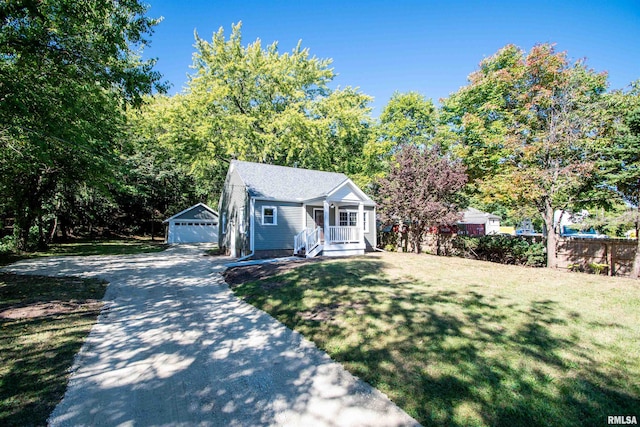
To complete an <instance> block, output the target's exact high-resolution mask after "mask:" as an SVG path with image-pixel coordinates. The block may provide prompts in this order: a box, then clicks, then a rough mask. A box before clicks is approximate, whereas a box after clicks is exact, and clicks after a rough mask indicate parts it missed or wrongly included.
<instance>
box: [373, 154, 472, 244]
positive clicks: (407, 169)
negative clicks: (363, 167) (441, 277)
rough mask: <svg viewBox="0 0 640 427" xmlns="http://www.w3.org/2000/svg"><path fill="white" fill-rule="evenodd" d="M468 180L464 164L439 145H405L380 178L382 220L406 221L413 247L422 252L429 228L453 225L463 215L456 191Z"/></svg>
mask: <svg viewBox="0 0 640 427" xmlns="http://www.w3.org/2000/svg"><path fill="white" fill-rule="evenodd" d="M466 182H467V175H466V173H465V168H464V166H463V165H462V164H461V163H460V162H456V161H453V160H451V159H450V158H449V157H447V156H446V155H443V154H442V153H441V150H440V148H439V147H437V146H434V147H430V148H418V147H415V146H413V145H405V146H403V147H402V148H401V149H400V150H399V151H398V152H397V153H396V158H395V164H394V165H393V166H392V167H391V170H390V172H389V174H388V175H387V176H386V177H385V178H383V179H382V180H381V181H380V193H379V195H380V212H381V215H382V217H383V220H385V221H398V222H401V223H402V222H404V224H406V225H407V226H408V227H409V236H410V237H409V238H410V240H411V243H412V246H413V250H414V251H415V252H416V253H420V246H421V245H420V244H421V242H422V238H423V236H424V233H425V232H426V231H427V230H429V228H431V227H438V226H441V225H452V224H455V223H456V221H458V220H459V219H460V214H459V206H458V197H457V194H458V191H459V190H460V189H461V188H462V187H463V186H464V185H465V184H466Z"/></svg>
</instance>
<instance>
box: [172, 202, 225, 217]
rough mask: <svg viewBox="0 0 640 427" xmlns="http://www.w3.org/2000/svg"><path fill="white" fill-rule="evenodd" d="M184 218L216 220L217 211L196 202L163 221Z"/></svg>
mask: <svg viewBox="0 0 640 427" xmlns="http://www.w3.org/2000/svg"><path fill="white" fill-rule="evenodd" d="M185 219H186V220H205V221H211V220H214V221H216V222H217V220H218V212H216V211H214V210H213V209H211V208H210V207H209V206H207V205H205V204H204V203H198V204H197V205H193V206H191V207H190V208H187V209H185V210H183V211H181V212H178V213H177V214H175V215H174V216H172V217H170V218H167V219H165V220H164V221H163V222H169V221H173V220H185Z"/></svg>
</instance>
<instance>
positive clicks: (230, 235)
mask: <svg viewBox="0 0 640 427" xmlns="http://www.w3.org/2000/svg"><path fill="white" fill-rule="evenodd" d="M248 202H249V201H248V196H247V190H246V186H245V185H244V183H243V182H242V179H241V178H240V175H238V173H237V172H236V171H235V170H230V171H229V173H228V174H227V178H226V180H225V184H224V189H223V191H222V195H221V197H220V203H219V209H218V227H219V229H218V245H219V247H220V248H221V249H223V250H224V251H225V252H226V253H229V254H230V255H231V256H244V255H247V254H248V253H249V251H250V242H249V236H250V233H251V230H250V229H249V228H250V225H249V223H248V221H246V219H248V218H249V213H248V210H249V203H248ZM234 248H235V253H231V250H232V249H234Z"/></svg>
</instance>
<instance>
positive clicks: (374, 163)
mask: <svg viewBox="0 0 640 427" xmlns="http://www.w3.org/2000/svg"><path fill="white" fill-rule="evenodd" d="M437 121H438V116H437V110H436V107H435V105H434V104H433V102H432V101H431V100H430V99H426V98H425V97H424V96H423V95H422V94H420V93H418V92H406V93H400V92H396V93H394V94H393V96H392V97H391V99H390V100H389V102H388V103H387V105H385V107H384V109H383V110H382V113H381V114H380V118H379V122H378V126H377V128H376V133H375V134H374V138H372V139H371V140H370V141H369V142H368V143H367V144H366V146H365V148H364V154H365V162H366V163H365V164H366V167H367V172H368V174H369V175H371V176H374V177H378V178H382V177H383V176H384V175H385V174H386V173H387V172H388V171H389V170H390V168H391V163H392V162H393V157H394V155H395V153H397V152H398V151H399V150H400V149H401V148H402V147H404V146H407V145H413V146H415V147H427V146H431V145H432V144H433V140H434V137H435V134H436V129H437Z"/></svg>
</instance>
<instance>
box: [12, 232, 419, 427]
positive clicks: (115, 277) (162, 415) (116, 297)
mask: <svg viewBox="0 0 640 427" xmlns="http://www.w3.org/2000/svg"><path fill="white" fill-rule="evenodd" d="M202 251H203V247H202V246H197V245H193V246H179V247H173V248H170V249H168V250H167V251H165V252H160V253H154V254H142V255H135V256H109V257H60V258H42V259H38V260H26V261H21V262H18V263H16V264H13V265H11V266H9V267H8V268H6V270H10V271H14V272H17V273H27V274H44V275H58V276H60V275H67V276H70V275H73V276H80V277H101V278H104V279H106V280H108V281H109V282H110V285H109V287H108V288H107V292H106V295H105V302H106V306H105V308H104V310H103V311H102V313H101V314H100V317H99V319H98V323H97V324H96V325H95V326H94V328H93V330H92V331H91V333H90V335H89V337H88V339H87V341H86V343H85V345H84V346H83V348H82V350H81V351H80V353H79V354H78V356H77V357H76V360H75V363H74V366H73V372H72V375H71V379H70V381H69V385H68V388H67V392H66V394H65V396H64V399H63V400H62V402H60V404H59V405H58V406H57V407H56V409H55V410H54V412H53V414H52V415H51V417H50V419H49V422H50V425H53V426H67V425H69V426H78V425H91V426H95V425H106V426H115V425H118V426H133V425H140V426H150V425H153V426H161V425H171V426H190V425H199V426H258V425H287V426H406V425H417V422H416V421H415V420H414V419H412V418H411V417H409V416H408V415H407V414H405V413H404V412H403V411H401V410H400V409H399V408H398V407H397V406H395V405H394V404H393V403H392V402H391V401H389V399H387V398H386V397H385V396H384V395H383V394H382V393H380V392H378V391H377V390H375V389H374V388H372V387H370V386H369V385H368V384H366V383H364V382H363V381H360V380H358V379H356V378H355V377H353V376H352V375H351V374H349V373H348V372H346V371H345V370H344V369H343V368H342V366H341V365H339V364H338V363H335V362H333V361H332V360H331V359H330V358H329V357H328V356H327V355H326V354H325V353H324V352H322V351H320V350H318V349H317V348H316V347H315V346H314V345H313V344H312V343H310V342H309V341H307V340H305V339H304V338H302V336H301V335H299V334H298V333H296V332H293V331H291V330H290V329H288V328H286V327H285V326H284V325H282V324H281V323H279V322H278V321H276V320H275V319H273V318H272V317H271V316H269V315H267V314H266V313H264V312H262V311H260V310H257V309H256V308H254V307H252V306H251V305H249V304H246V303H244V302H243V301H241V300H239V299H238V298H236V297H235V296H234V295H233V293H232V292H231V291H230V290H229V288H228V286H227V285H226V284H225V283H224V281H223V280H222V277H221V276H220V272H222V271H223V270H224V267H223V264H224V263H225V262H229V261H230V259H229V258H218V257H215V258H214V257H205V256H203V252H202Z"/></svg>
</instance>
